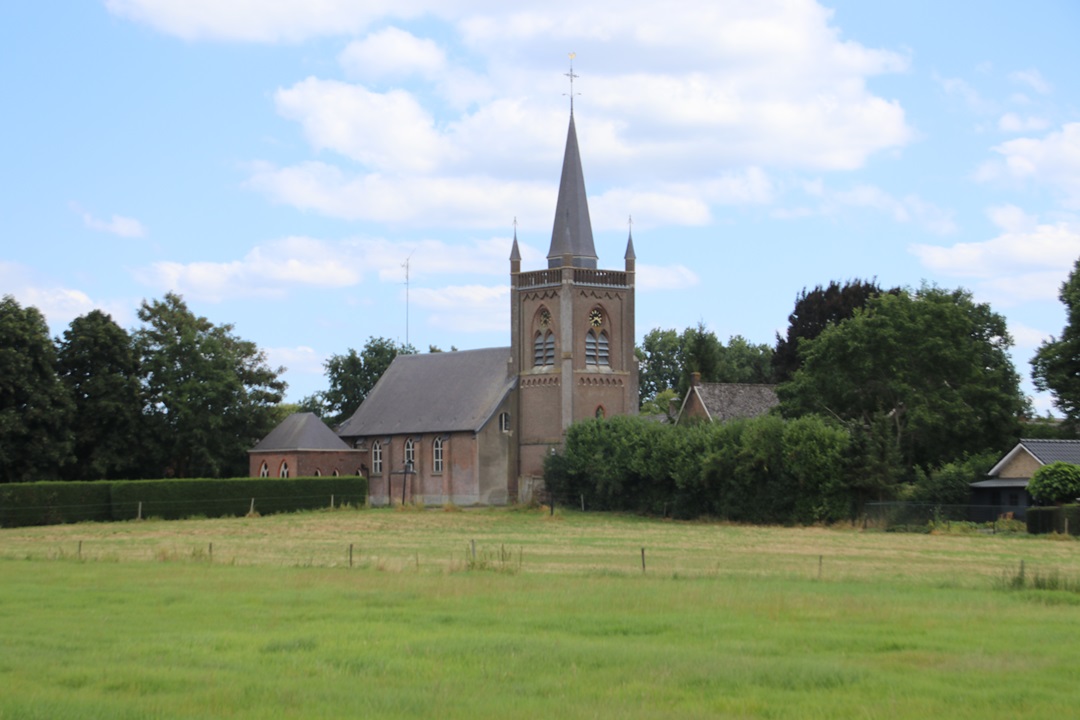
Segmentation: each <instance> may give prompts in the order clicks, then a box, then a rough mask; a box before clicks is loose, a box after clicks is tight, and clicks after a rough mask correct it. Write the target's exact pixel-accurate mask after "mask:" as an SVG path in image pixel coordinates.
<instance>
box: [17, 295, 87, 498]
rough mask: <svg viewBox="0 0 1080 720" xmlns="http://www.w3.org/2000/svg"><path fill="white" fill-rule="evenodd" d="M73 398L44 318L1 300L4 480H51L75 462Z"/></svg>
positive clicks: (30, 310)
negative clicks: (62, 377)
mask: <svg viewBox="0 0 1080 720" xmlns="http://www.w3.org/2000/svg"><path fill="white" fill-rule="evenodd" d="M71 411H72V404H71V399H70V397H69V396H68V393H67V389H66V388H65V387H64V385H63V383H61V382H60V379H59V378H58V377H57V374H56V349H55V347H54V346H53V343H52V340H51V339H50V338H49V327H48V325H46V324H45V318H44V317H43V316H42V314H41V313H40V312H39V311H38V309H37V308H35V307H27V308H23V307H21V306H20V305H19V303H18V302H16V301H15V298H13V297H12V296H10V295H6V296H4V298H3V300H0V482H27V481H32V480H48V479H53V478H56V477H58V476H59V471H60V468H61V467H62V466H63V465H65V464H66V463H68V462H69V461H70V460H71V448H72V435H71V430H70V415H71Z"/></svg>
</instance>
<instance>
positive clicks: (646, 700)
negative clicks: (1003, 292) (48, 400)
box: [0, 510, 1080, 720]
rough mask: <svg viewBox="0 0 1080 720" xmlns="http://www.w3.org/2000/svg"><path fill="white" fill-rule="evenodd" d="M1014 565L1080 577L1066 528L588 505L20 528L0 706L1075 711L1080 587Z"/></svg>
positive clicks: (1, 561) (771, 713)
mask: <svg viewBox="0 0 1080 720" xmlns="http://www.w3.org/2000/svg"><path fill="white" fill-rule="evenodd" d="M80 544H81V549H80ZM350 544H351V545H352V547H353V564H352V567H350V566H349V555H348V551H349V545H350ZM474 544H475V547H476V556H475V559H473V553H472V547H473V545H474ZM211 546H212V547H211ZM642 548H645V562H646V568H645V571H644V572H643V571H642V559H641V549H642ZM1021 560H1023V561H1024V567H1025V573H1026V576H1027V577H1029V578H1031V577H1036V576H1039V577H1051V576H1053V575H1054V574H1056V575H1057V576H1058V577H1060V578H1065V579H1070V578H1075V579H1080V544H1078V543H1076V542H1074V541H1072V540H1058V539H1053V538H1048V537H1040V538H1029V537H1026V536H1005V535H997V536H990V535H984V534H971V535H959V534H946V535H899V534H887V533H877V532H858V531H854V530H850V529H822V528H756V527H741V526H726V525H717V524H707V523H676V522H670V521H667V522H665V521H657V520H647V519H642V518H635V517H624V516H610V515H599V514H597V515H594V514H579V513H564V514H558V515H556V516H555V517H554V518H552V517H549V516H547V515H545V514H542V513H537V512H527V511H516V512H515V511H506V510H481V511H466V512H442V511H427V512H403V511H393V510H365V511H351V510H338V511H333V512H322V513H303V514H297V515H280V516H273V517H265V518H238V519H229V520H186V521H179V522H160V521H153V520H151V521H146V522H131V523H118V524H83V525H73V526H59V527H45V528H18V529H3V530H0V718H2V719H4V720H7V719H8V718H50V719H51V718H110V719H111V718H181V717H184V718H187V717H207V718H210V717H220V718H336V717H390V718H394V717H448V718H458V717H461V718H466V717H468V718H478V717H479V718H484V717H505V716H508V715H514V716H517V717H530V718H539V717H552V716H556V715H558V716H561V717H564V718H586V717H628V718H655V717H679V718H698V717H701V718H704V717H730V718H751V717H753V718H758V717H761V718H878V717H880V718H908V717H919V718H924V717H933V716H939V717H950V718H998V717H1000V718H1004V717H1009V718H1016V717H1021V718H1023V717H1030V718H1045V717H1071V716H1073V713H1074V712H1075V707H1076V705H1077V702H1078V701H1080V688H1078V687H1077V684H1076V669H1077V668H1080V594H1077V593H1075V592H1071V591H1065V590H1032V589H1026V590H1009V589H1007V588H1006V580H1007V579H1009V578H1012V577H1014V576H1015V575H1016V573H1017V570H1018V567H1019V565H1020V561H1021Z"/></svg>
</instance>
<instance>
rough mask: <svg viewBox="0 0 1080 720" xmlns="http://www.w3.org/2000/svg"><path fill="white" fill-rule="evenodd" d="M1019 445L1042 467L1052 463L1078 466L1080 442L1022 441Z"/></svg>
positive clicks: (1079, 462)
mask: <svg viewBox="0 0 1080 720" xmlns="http://www.w3.org/2000/svg"><path fill="white" fill-rule="evenodd" d="M1020 444H1021V445H1023V446H1024V447H1025V448H1027V451H1028V452H1030V453H1031V454H1032V455H1034V456H1035V458H1036V459H1037V460H1038V461H1039V462H1041V463H1042V464H1043V465H1049V464H1050V463H1052V462H1067V463H1072V464H1073V465H1080V440H1024V439H1022V440H1021V441H1020Z"/></svg>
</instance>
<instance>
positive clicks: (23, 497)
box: [0, 482, 112, 527]
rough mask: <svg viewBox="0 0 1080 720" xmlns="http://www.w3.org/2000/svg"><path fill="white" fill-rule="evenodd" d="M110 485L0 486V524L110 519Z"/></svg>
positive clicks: (53, 484)
mask: <svg viewBox="0 0 1080 720" xmlns="http://www.w3.org/2000/svg"><path fill="white" fill-rule="evenodd" d="M110 485H111V483H109V482H37V483H10V484H3V485H0V527H24V526H27V525H61V524H64V523H75V522H83V521H86V520H97V521H107V520H111V519H112V503H111V500H110V496H109V486H110Z"/></svg>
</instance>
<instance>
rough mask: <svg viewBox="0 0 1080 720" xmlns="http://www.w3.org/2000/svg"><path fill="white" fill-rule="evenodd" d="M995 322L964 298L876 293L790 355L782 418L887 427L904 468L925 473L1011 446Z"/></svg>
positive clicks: (1014, 400) (1015, 403)
mask: <svg viewBox="0 0 1080 720" xmlns="http://www.w3.org/2000/svg"><path fill="white" fill-rule="evenodd" d="M1011 344H1012V340H1011V338H1010V337H1009V334H1008V331H1007V329H1006V326H1005V319H1004V318H1003V317H1002V316H1001V315H999V314H997V313H995V312H993V311H992V310H991V309H990V307H989V306H988V305H986V304H981V303H976V302H974V301H973V300H972V297H971V294H970V293H969V292H967V291H966V290H955V291H947V290H943V289H940V288H936V287H929V286H924V287H923V288H921V289H920V290H918V291H915V292H908V291H905V292H900V293H897V294H882V295H877V296H875V297H872V298H870V299H869V300H868V301H867V304H866V307H865V308H863V309H862V310H858V311H856V312H855V314H854V315H853V316H852V317H850V318H848V319H847V320H843V321H841V322H840V323H839V324H836V325H831V326H829V327H826V328H825V329H824V330H823V331H822V332H821V334H820V335H819V336H818V337H817V338H815V339H813V340H808V341H807V340H804V341H802V343H801V347H800V357H801V359H802V362H803V365H802V367H801V368H800V369H799V370H798V371H797V372H796V373H795V376H794V377H793V379H792V380H791V382H790V383H786V384H784V385H782V386H781V387H780V398H781V402H782V408H783V411H784V413H785V415H787V416H798V415H805V414H808V413H817V414H826V415H832V416H835V417H838V418H840V419H842V420H846V421H853V422H855V423H858V424H861V425H862V426H863V427H865V428H869V429H871V430H874V432H872V433H871V435H872V436H880V434H881V432H880V429H881V428H882V427H883V426H885V427H888V428H890V433H891V436H892V441H893V442H894V443H895V446H896V448H897V449H898V450H899V454H900V457H901V458H902V461H903V462H904V465H905V466H906V467H908V468H912V467H914V466H919V467H922V468H932V467H936V466H939V465H941V464H943V463H946V462H950V461H953V460H956V459H958V458H961V457H963V456H964V455H966V454H971V453H977V452H980V451H983V450H986V449H997V450H1000V448H1002V447H1005V446H1007V445H1009V444H1010V443H1011V442H1013V441H1014V440H1015V437H1016V431H1017V428H1018V427H1019V425H1018V423H1019V416H1020V414H1021V412H1022V411H1023V408H1024V398H1023V396H1022V395H1021V393H1020V388H1019V377H1018V376H1017V373H1016V370H1015V368H1014V367H1013V364H1012V361H1011V359H1010V358H1009V355H1008V349H1009V347H1010V345H1011Z"/></svg>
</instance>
